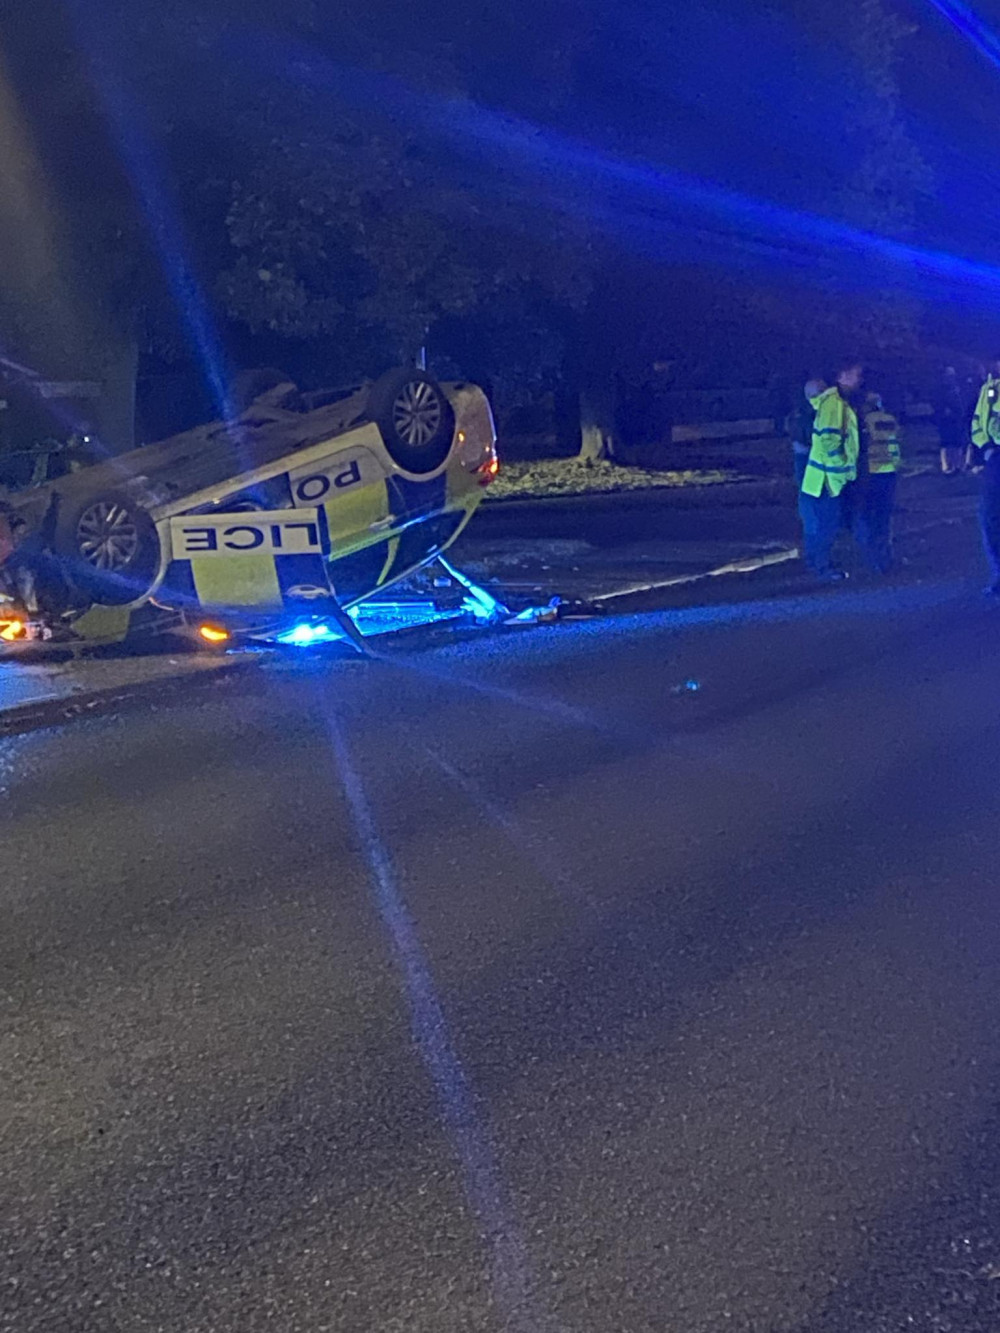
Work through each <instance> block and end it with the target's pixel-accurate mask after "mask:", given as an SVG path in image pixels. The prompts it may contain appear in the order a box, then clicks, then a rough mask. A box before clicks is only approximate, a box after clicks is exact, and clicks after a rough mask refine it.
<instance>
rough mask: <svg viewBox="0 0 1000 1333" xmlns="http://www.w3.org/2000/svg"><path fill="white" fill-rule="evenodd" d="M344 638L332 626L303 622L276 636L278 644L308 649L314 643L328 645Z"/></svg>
mask: <svg viewBox="0 0 1000 1333" xmlns="http://www.w3.org/2000/svg"><path fill="white" fill-rule="evenodd" d="M343 637H344V636H343V635H342V634H341V633H340V631H339V630H336V629H334V628H333V626H332V625H325V624H321V623H320V624H315V623H308V622H303V623H302V624H301V625H294V626H293V627H292V628H291V629H289V630H285V632H284V633H283V634H279V635H278V640H277V641H278V643H289V644H292V645H294V646H295V647H296V648H308V647H310V645H312V644H314V643H330V642H331V641H333V640H335V639H342V638H343Z"/></svg>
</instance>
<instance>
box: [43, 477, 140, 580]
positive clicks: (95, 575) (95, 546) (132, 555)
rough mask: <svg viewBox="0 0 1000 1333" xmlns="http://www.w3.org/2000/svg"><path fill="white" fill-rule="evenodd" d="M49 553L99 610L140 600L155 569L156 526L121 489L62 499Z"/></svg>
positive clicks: (68, 577)
mask: <svg viewBox="0 0 1000 1333" xmlns="http://www.w3.org/2000/svg"><path fill="white" fill-rule="evenodd" d="M52 549H53V553H54V554H55V556H56V557H57V558H58V560H59V562H60V565H61V566H62V569H63V571H64V573H65V575H66V577H67V579H68V580H69V582H70V583H71V585H72V586H73V587H75V588H76V589H78V590H79V591H80V592H81V593H83V594H84V595H85V596H86V597H87V598H88V599H89V600H91V601H94V602H99V603H101V604H103V605H104V606H127V605H128V604H129V603H130V602H135V601H139V600H140V598H142V597H145V596H146V594H147V593H148V592H149V591H150V589H151V588H152V586H153V584H154V582H155V581H156V576H157V574H158V572H159V568H160V539H159V537H158V536H157V532H156V525H155V524H154V523H153V520H152V519H151V518H150V516H149V514H148V513H147V512H146V510H145V509H143V507H142V505H140V504H139V503H137V501H135V500H133V499H132V497H131V496H129V495H127V494H126V493H125V492H124V491H102V492H99V493H98V494H91V495H89V496H87V497H85V498H82V499H74V500H72V501H70V502H68V503H67V502H66V501H65V500H62V501H61V502H60V508H59V515H58V518H57V520H56V526H55V533H54V536H53V542H52Z"/></svg>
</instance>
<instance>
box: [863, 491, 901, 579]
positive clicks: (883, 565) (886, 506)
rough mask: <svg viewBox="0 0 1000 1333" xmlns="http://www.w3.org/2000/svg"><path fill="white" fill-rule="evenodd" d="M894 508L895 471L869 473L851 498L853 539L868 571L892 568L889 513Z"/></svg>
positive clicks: (890, 520)
mask: <svg viewBox="0 0 1000 1333" xmlns="http://www.w3.org/2000/svg"><path fill="white" fill-rule="evenodd" d="M895 505H896V474H895V472H873V473H872V474H871V476H869V477H866V478H865V480H864V482H863V483H862V485H861V487H860V490H859V493H858V494H857V495H856V496H855V507H854V536H855V537H856V539H857V542H858V545H859V546H860V547H861V549H862V551H863V552H864V554H865V559H866V560H867V561H868V564H869V565H870V566H871V568H872V569H874V570H877V571H878V572H879V573H880V574H888V572H889V570H890V569H891V568H892V511H893V509H894V508H895Z"/></svg>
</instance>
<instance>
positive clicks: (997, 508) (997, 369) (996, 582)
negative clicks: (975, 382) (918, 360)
mask: <svg viewBox="0 0 1000 1333" xmlns="http://www.w3.org/2000/svg"><path fill="white" fill-rule="evenodd" d="M998 396H1000V357H997V359H996V360H995V361H994V362H993V365H992V367H991V370H990V373H989V374H988V375H987V377H986V381H985V383H984V384H983V387H982V388H981V389H980V391H979V400H978V402H977V403H976V411H975V415H974V416H973V418H972V443H973V446H974V447H975V449H976V450H977V452H978V453H979V456H980V458H981V460H982V469H983V483H982V490H981V492H980V496H979V526H980V530H981V532H982V537H983V548H984V550H985V551H986V558H987V560H989V562H990V571H991V574H992V582H991V583H990V586H989V587H988V588H987V589H986V591H987V593H988V594H989V595H990V596H993V597H997V596H1000V403H998Z"/></svg>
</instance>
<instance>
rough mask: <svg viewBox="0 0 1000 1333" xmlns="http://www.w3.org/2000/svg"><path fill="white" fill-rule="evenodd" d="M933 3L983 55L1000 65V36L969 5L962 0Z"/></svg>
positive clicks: (993, 63)
mask: <svg viewBox="0 0 1000 1333" xmlns="http://www.w3.org/2000/svg"><path fill="white" fill-rule="evenodd" d="M931 4H932V5H933V6H934V8H935V9H938V10H940V12H941V13H942V14H943V15H944V16H945V18H946V19H947V20H948V22H949V23H952V24H953V25H954V26H955V27H956V28H957V29H958V31H959V32H960V33H961V34H962V35H963V37H967V38H968V39H969V41H970V42H971V43H972V45H973V46H974V47H975V48H976V50H977V51H978V52H979V54H980V55H981V56H983V57H985V59H986V60H988V61H989V62H990V64H991V65H996V66H998V67H1000V37H997V34H996V33H995V32H993V30H992V29H991V28H988V27H987V26H986V24H985V23H984V22H983V21H982V19H981V18H980V17H979V16H978V15H977V14H975V13H974V12H973V10H972V9H970V8H969V6H968V5H966V4H963V3H962V0H931Z"/></svg>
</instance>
